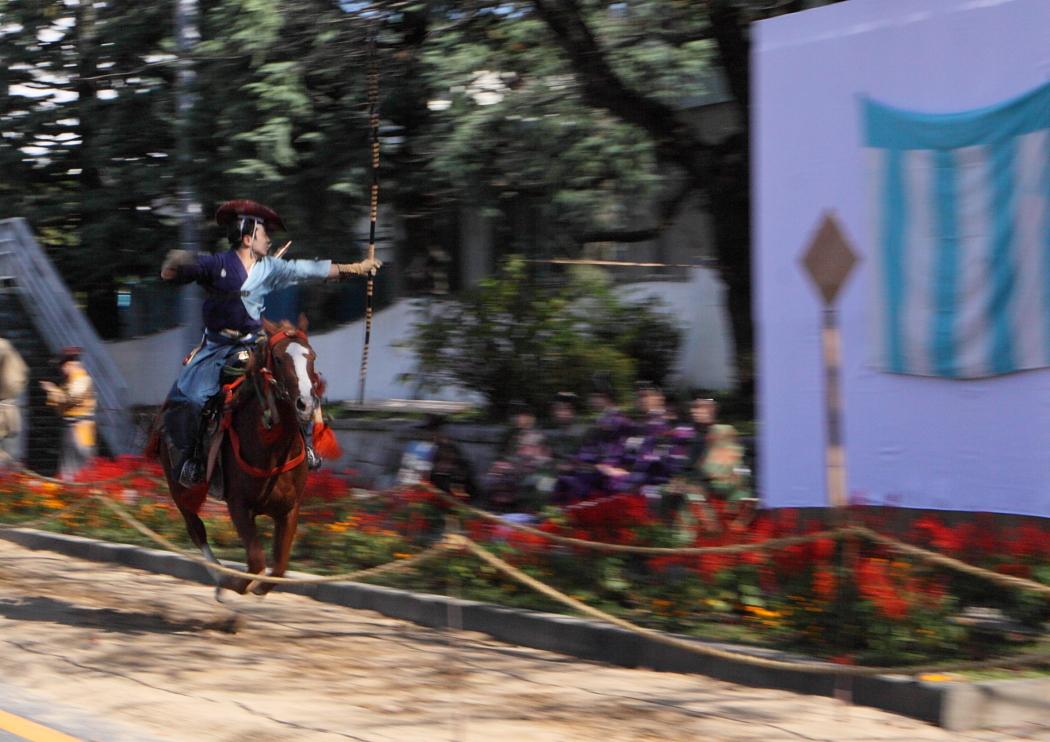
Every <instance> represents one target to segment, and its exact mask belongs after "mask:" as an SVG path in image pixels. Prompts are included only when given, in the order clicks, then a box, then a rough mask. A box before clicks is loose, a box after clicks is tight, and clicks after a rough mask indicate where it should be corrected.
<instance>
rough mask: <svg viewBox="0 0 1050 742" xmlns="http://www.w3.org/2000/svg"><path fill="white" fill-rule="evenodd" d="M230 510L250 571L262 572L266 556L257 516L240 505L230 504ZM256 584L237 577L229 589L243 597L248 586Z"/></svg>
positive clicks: (264, 567) (231, 582)
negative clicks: (257, 526) (258, 528)
mask: <svg viewBox="0 0 1050 742" xmlns="http://www.w3.org/2000/svg"><path fill="white" fill-rule="evenodd" d="M228 509H229V511H230V517H231V518H232V519H233V525H234V527H235V528H236V529H237V535H238V536H240V537H241V543H242V544H244V551H245V554H246V555H247V557H248V571H249V572H256V573H258V572H262V571H263V570H265V569H266V555H265V553H264V552H263V547H262V544H261V543H259V532H258V530H257V529H256V527H255V516H254V515H252V514H251V513H250V512H248V510H247V509H245V507H244V506H243V505H240V504H233V503H230V504H229V505H228ZM254 582H255V581H254V580H249V579H248V578H246V577H235V578H233V579H232V580H230V583H229V585H228V587H229V588H230V589H231V590H236V591H237V592H238V593H241V594H242V595H243V594H244V593H245V592H246V591H247V589H248V586H249V585H250V584H253V583H254Z"/></svg>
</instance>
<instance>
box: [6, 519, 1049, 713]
mask: <svg viewBox="0 0 1050 742" xmlns="http://www.w3.org/2000/svg"><path fill="white" fill-rule="evenodd" d="M0 538H4V539H6V540H8V541H13V542H15V543H17V544H20V545H21V546H24V547H26V548H29V549H38V550H47V551H56V552H59V553H61V554H66V555H68V556H73V557H79V558H81V559H89V560H92V561H97V562H114V563H117V564H122V565H125V566H129V567H135V568H138V569H142V570H146V571H149V572H157V573H160V574H166V575H171V576H173V577H178V578H180V579H184V580H191V581H195V582H200V583H202V584H206V585H211V584H212V581H211V577H210V576H209V575H208V573H207V571H206V569H205V568H204V567H203V566H202V565H200V564H198V563H197V562H194V561H193V560H191V559H187V558H185V557H182V556H179V555H178V554H173V553H171V552H167V551H158V550H156V549H147V548H143V547H139V546H132V545H129V544H118V543H110V542H106V541H98V540H95V539H90V538H84V537H82V536H70V535H65V534H57V533H50V532H47V531H35V530H31V529H25V528H21V529H6V530H0ZM234 566H237V565H234ZM288 576H289V577H306V576H308V575H306V574H303V573H296V572H289V574H288ZM277 589H278V590H283V591H285V592H290V593H295V594H298V595H304V596H307V597H310V598H313V599H315V600H318V601H321V602H324V603H333V604H336V605H342V606H346V607H348V608H357V609H364V610H372V611H376V612H377V613H381V614H383V615H384V616H389V617H391V618H399V619H403V620H406V621H411V622H413V623H417V624H420V625H422V626H428V627H432V628H444V627H445V626H447V625H448V610H449V607H451V606H455V607H458V608H459V610H460V616H461V625H462V627H463V629H464V630H467V631H478V632H481V633H483V634H487V635H489V636H491V637H493V638H494V639H498V640H500V641H505V642H508V643H511V644H517V645H520V646H526V647H532V648H535V649H545V650H548V651H551V652H558V653H560V654H566V655H570V656H573V657H579V658H581V659H585V660H593V661H597V662H606V663H609V664H613V665H620V666H622V667H644V668H649V669H652V670H657V671H662V672H684V673H699V674H702V675H707V676H710V677H714V678H718V679H719V680H726V681H729V682H732V683H739V684H742V685H750V686H757V687H763V688H779V689H783V690H789V691H793V692H796V693H807V694H812V695H823V696H836V695H847V696H849V697H851V700H852V702H853V703H856V704H860V705H863V706H872V707H874V708H879V709H883V710H885V711H891V712H893V713H896V714H901V715H903V716H910V717H912V718H915V719H920V720H922V721H926V722H929V723H932V724H937V725H939V726H941V727H944V728H945V729H949V730H953V731H964V730H968V729H978V728H984V727H993V726H998V725H1003V724H1018V723H1036V724H1050V703H1048V702H1047V699H1048V698H1050V678H1046V679H1043V678H1036V679H1024V680H996V681H984V682H979V683H956V682H952V683H930V682H925V681H920V680H914V679H912V678H910V677H906V676H890V675H880V676H874V677H857V678H843V677H840V676H836V675H833V674H831V673H830V672H829V673H822V672H792V671H788V670H777V669H770V668H764V667H755V666H753V665H749V664H745V663H743V662H735V661H732V660H724V659H720V658H714V657H705V656H702V655H699V654H693V653H690V652H688V651H685V650H682V649H677V648H675V647H670V646H667V645H665V644H661V643H659V642H656V641H654V640H652V639H649V638H648V637H645V636H640V635H638V634H634V633H631V632H629V631H626V630H624V629H620V628H617V627H615V626H609V625H607V624H602V623H598V622H595V621H589V620H585V619H582V618H576V617H573V616H563V615H559V614H551V613H539V612H537V611H528V610H522V609H517V608H505V607H502V606H497V605H492V604H488V603H479V602H476V601H471V600H457V599H454V598H446V597H444V596H441V595H430V594H425V593H413V592H409V591H406V590H397V589H394V588H389V587H380V586H377V585H364V584H358V583H351V582H342V583H331V582H330V583H314V584H300V585H293V584H285V585H279V586H278V588H277ZM698 643H706V644H708V645H709V646H715V647H719V648H722V649H728V650H731V651H734V652H737V653H740V654H750V655H753V656H762V657H772V658H777V659H786V660H803V659H805V658H803V657H800V656H797V655H791V654H787V653H784V652H777V651H772V650H763V649H756V648H751V647H740V646H735V645H729V644H720V643H717V642H698ZM829 667H831V666H830V665H829Z"/></svg>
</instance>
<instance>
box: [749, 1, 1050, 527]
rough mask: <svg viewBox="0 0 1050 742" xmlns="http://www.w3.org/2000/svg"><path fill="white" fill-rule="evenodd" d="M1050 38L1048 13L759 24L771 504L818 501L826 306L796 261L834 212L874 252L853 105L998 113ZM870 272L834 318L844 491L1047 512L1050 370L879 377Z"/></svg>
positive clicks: (848, 16)
mask: <svg viewBox="0 0 1050 742" xmlns="http://www.w3.org/2000/svg"><path fill="white" fill-rule="evenodd" d="M1048 34H1050V2H1048V0H851V1H850V2H845V3H839V4H836V5H832V6H828V7H824V8H818V9H814V10H810V11H806V12H802V13H796V14H792V15H786V16H782V17H780V18H777V19H774V20H771V21H766V22H762V23H759V24H758V25H757V27H756V29H755V36H754V52H753V53H754V55H755V56H754V64H753V70H754V75H755V78H754V85H753V89H754V96H755V97H754V101H753V105H752V109H753V111H754V114H755V126H754V133H753V137H754V139H753V142H752V148H753V153H754V158H753V160H754V167H755V168H756V170H755V178H754V182H755V183H756V191H755V200H754V209H755V229H756V232H755V237H756V245H755V249H756V253H755V261H754V263H755V288H756V291H755V296H756V312H755V316H756V318H757V328H756V329H757V331H758V336H757V347H758V352H759V355H758V359H759V364H760V365H759V369H758V373H759V388H758V391H759V409H760V417H761V421H762V426H761V436H760V461H759V466H760V475H761V488H762V493H763V497H764V498H765V501H766V503H767V504H768V505H771V506H803V505H821V504H824V503H825V501H826V498H825V490H824V479H823V477H824V474H823V444H824V424H823V412H822V410H823V408H822V394H823V389H822V380H821V366H820V344H819V334H818V333H819V322H820V315H819V308H820V306H819V303H818V300H817V297H816V295H815V293H814V291H813V290H812V289H811V288H810V286H809V285H808V283H807V279H806V278H805V277H804V276H803V274H802V272H801V270H800V267H799V263H798V260H799V255H800V253H801V251H802V249H803V248H804V246H805V245H806V243H807V242H808V240H809V239H810V237H811V235H812V232H813V230H814V229H815V227H816V225H817V223H818V221H819V219H820V217H821V214H822V213H823V212H824V211H826V210H832V211H834V212H835V213H836V214H837V216H838V217H839V218H840V220H841V222H842V223H843V224H844V226H845V229H846V231H847V233H848V235H849V236H850V237H851V238H852V239H853V240H854V241H855V243H856V246H857V248H858V250H859V251H860V253H861V254H862V257H863V256H865V255H867V254H868V253H869V250H870V240H869V229H868V226H867V215H866V211H865V198H866V190H865V183H864V175H863V172H864V159H863V157H864V150H863V149H862V146H861V139H860V136H861V126H860V106H859V102H858V96H860V95H862V94H864V95H868V96H871V97H872V98H874V99H876V100H878V101H880V102H883V103H887V104H889V105H893V106H897V107H901V108H905V109H909V110H919V111H924V112H929V113H938V112H956V111H965V110H969V109H973V108H978V107H983V106H988V105H993V104H996V103H1000V102H1002V101H1004V100H1006V99H1008V98H1011V97H1013V96H1016V95H1018V94H1021V93H1023V92H1026V91H1028V90H1030V89H1032V88H1034V87H1036V86H1038V85H1040V84H1042V83H1045V82H1046V81H1047V80H1048V79H1050V44H1047V39H1048V38H1050V36H1048ZM870 262H871V261H864V262H862V263H861V264H860V267H859V269H858V270H857V271H856V272H855V275H854V276H853V277H852V278H851V280H850V282H849V284H848V285H847V286H846V288H845V290H844V292H843V295H842V296H841V298H840V305H839V307H840V314H841V324H842V331H843V348H842V351H843V369H842V371H843V387H842V391H843V399H844V404H845V429H844V435H845V442H846V455H847V465H848V467H849V469H848V471H849V478H848V487H849V490H850V492H851V493H852V494H853V495H854V496H857V497H860V498H863V499H864V500H866V501H868V502H873V503H889V504H899V505H903V506H907V507H928V508H942V509H958V510H989V511H997V512H1006V513H1024V514H1033V515H1042V516H1050V371H1048V370H1045V369H1043V370H1037V371H1031V372H1026V373H1019V374H1013V375H1010V376H1004V377H997V378H989V379H982V380H978V381H951V380H941V379H930V378H917V377H906V376H894V375H890V374H885V373H879V372H877V371H875V370H873V369H872V368H870V367H869V366H868V365H866V362H867V360H868V359H869V358H871V357H872V356H873V354H872V353H871V352H870V347H869V338H868V334H867V322H868V314H867V311H868V296H867V292H868V290H869V284H870V281H871V277H870Z"/></svg>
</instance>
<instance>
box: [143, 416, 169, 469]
mask: <svg viewBox="0 0 1050 742" xmlns="http://www.w3.org/2000/svg"><path fill="white" fill-rule="evenodd" d="M166 406H167V405H165V407H166ZM163 435H164V407H161V408H160V411H159V412H158V413H157V416H156V417H155V418H153V423H152V424H151V425H150V427H149V437H148V438H147V439H146V447H145V448H144V449H143V450H142V455H143V456H145V457H146V460H147V461H159V460H160V445H161V438H162V437H163Z"/></svg>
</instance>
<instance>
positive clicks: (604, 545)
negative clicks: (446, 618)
mask: <svg viewBox="0 0 1050 742" xmlns="http://www.w3.org/2000/svg"><path fill="white" fill-rule="evenodd" d="M429 489H430V491H431V492H432V493H433V494H434V495H436V496H437V497H438V498H439V499H441V500H443V501H444V502H446V503H448V504H449V505H454V506H455V507H457V508H459V509H461V510H465V511H466V512H468V513H470V514H471V515H476V516H478V517H479V518H484V519H485V520H489V521H493V522H496V523H500V524H501V525H504V526H507V527H508V528H510V529H512V530H515V531H522V532H523V533H531V534H533V535H535V536H542V537H543V538H545V539H549V540H550V541H554V542H556V543H559V544H566V545H570V546H580V547H583V548H587V549H594V550H595V551H610V552H619V553H623V554H653V555H657V554H664V555H680V556H692V555H699V554H742V553H746V552H749V551H764V550H766V549H780V548H783V547H786V546H797V545H799V544H808V543H810V542H811V541H820V540H822V539H842V538H846V537H848V536H851V535H855V534H854V533H853V531H852V530H851V529H850V528H836V529H833V530H830V531H818V532H816V533H807V534H803V535H801V536H784V537H781V538H773V539H767V540H765V541H756V542H754V543H749V544H727V545H724V546H683V547H668V546H631V545H629V544H613V543H609V542H607V541H588V540H586V539H580V538H573V537H571V536H560V535H558V534H556V533H548V532H547V531H541V530H540V529H538V528H532V527H530V526H526V525H524V524H522V523H511V522H510V521H507V520H504V519H503V518H502V517H500V516H499V515H496V514H495V513H489V512H487V511H485V510H479V509H478V508H475V507H471V506H470V505H467V504H466V503H463V502H460V501H459V500H457V499H456V498H454V497H451V496H450V495H448V494H446V493H444V492H442V491H441V490H439V489H437V488H429Z"/></svg>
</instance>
